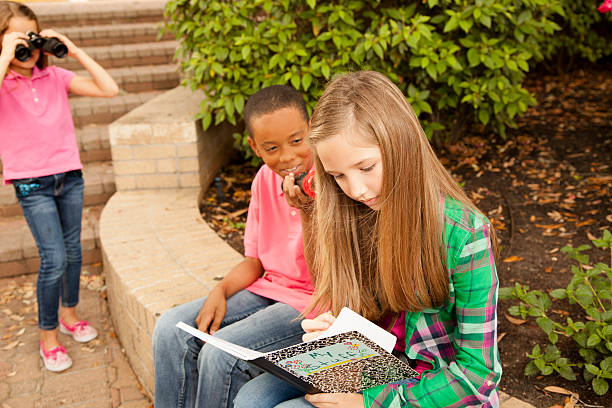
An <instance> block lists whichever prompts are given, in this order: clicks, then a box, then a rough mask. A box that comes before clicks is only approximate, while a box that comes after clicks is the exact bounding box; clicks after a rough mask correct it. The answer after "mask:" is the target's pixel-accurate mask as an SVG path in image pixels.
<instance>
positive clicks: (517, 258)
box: [504, 255, 524, 262]
mask: <svg viewBox="0 0 612 408" xmlns="http://www.w3.org/2000/svg"><path fill="white" fill-rule="evenodd" d="M523 259H524V258H521V257H520V256H516V255H512V256H509V257H507V258H506V259H504V262H518V261H522V260H523Z"/></svg>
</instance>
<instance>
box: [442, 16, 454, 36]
mask: <svg viewBox="0 0 612 408" xmlns="http://www.w3.org/2000/svg"><path fill="white" fill-rule="evenodd" d="M455 28H457V17H456V16H455V15H452V16H451V18H450V19H449V20H448V21H447V22H446V24H445V25H444V30H443V31H444V32H445V33H448V32H449V31H453V30H454V29H455Z"/></svg>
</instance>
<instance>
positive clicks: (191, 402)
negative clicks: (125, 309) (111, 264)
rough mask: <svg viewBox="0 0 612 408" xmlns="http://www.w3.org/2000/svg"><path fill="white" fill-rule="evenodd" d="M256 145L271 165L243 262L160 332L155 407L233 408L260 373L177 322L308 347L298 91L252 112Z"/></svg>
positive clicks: (255, 187)
mask: <svg viewBox="0 0 612 408" xmlns="http://www.w3.org/2000/svg"><path fill="white" fill-rule="evenodd" d="M244 121H245V124H246V126H247V130H248V131H249V134H250V137H249V144H250V146H251V148H252V149H253V151H254V152H255V154H256V155H257V156H259V157H261V158H262V159H263V161H264V163H265V164H264V165H263V166H262V167H261V169H260V170H259V171H258V173H257V175H256V176H255V179H254V180H253V183H252V186H251V192H252V195H251V202H250V204H249V212H248V216H247V223H246V228H245V237H244V246H245V257H244V259H243V260H242V261H241V262H240V263H239V264H238V265H236V266H235V267H234V268H232V269H231V270H230V271H229V272H228V274H227V275H226V276H225V278H224V279H223V280H222V281H221V282H219V284H218V285H217V286H216V287H215V288H213V289H212V290H211V292H210V293H209V295H208V296H207V297H206V298H203V299H199V300H195V301H193V302H190V303H187V304H185V305H182V306H178V307H176V308H173V309H171V310H169V311H167V312H166V313H164V314H163V315H162V316H161V317H160V318H159V320H158V321H157V323H156V325H155V330H154V333H153V355H154V361H155V407H156V408H167V407H219V408H225V407H232V406H233V400H234V397H235V396H236V394H237V392H238V390H239V389H240V387H241V386H242V385H244V384H245V383H246V382H247V381H249V380H250V379H251V378H253V377H255V376H256V375H258V374H260V373H261V371H260V370H258V369H257V368H255V367H252V366H250V365H248V364H247V363H245V362H244V361H241V360H238V359H236V358H234V357H232V356H231V355H229V354H227V353H225V352H223V351H221V350H219V349H216V348H215V347H212V346H208V345H205V344H204V345H203V344H202V342H201V341H200V340H198V339H197V338H195V337H193V336H191V335H190V334H188V333H186V332H184V331H182V330H180V329H178V328H176V327H175V325H176V323H177V322H178V321H184V322H186V323H188V324H192V325H193V326H195V327H197V328H198V329H200V330H202V331H204V332H207V333H210V334H213V335H215V336H218V337H220V338H222V339H225V340H228V341H231V342H232V343H234V344H238V345H240V346H243V347H248V348H250V349H253V350H258V351H261V352H267V351H272V350H275V349H278V348H283V347H288V346H290V345H293V344H297V343H300V342H301V338H302V335H303V334H304V331H303V330H302V328H301V325H300V322H301V320H302V319H301V314H300V313H301V312H302V311H303V310H304V309H305V307H306V305H307V304H308V303H309V301H310V296H311V295H312V291H313V285H312V282H311V279H310V274H309V272H308V269H307V266H306V261H305V258H304V246H303V240H302V224H301V214H300V210H299V209H297V208H293V207H291V206H290V205H289V204H288V203H287V201H286V198H285V196H284V193H283V189H282V186H281V184H282V182H283V179H284V178H285V177H286V176H288V175H290V174H298V173H302V172H305V171H308V170H309V169H310V168H311V166H312V159H311V155H310V149H309V147H308V146H307V144H306V142H305V140H304V138H305V137H306V134H307V131H308V112H307V110H306V105H305V104H304V100H303V98H302V96H301V95H300V94H299V93H298V92H297V91H296V90H295V89H293V88H292V87H290V86H285V85H274V86H271V87H267V88H264V89H262V90H260V91H259V92H257V93H255V94H254V95H253V96H251V98H249V100H248V102H247V104H246V105H245V108H244Z"/></svg>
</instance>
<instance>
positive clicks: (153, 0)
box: [28, 0, 166, 28]
mask: <svg viewBox="0 0 612 408" xmlns="http://www.w3.org/2000/svg"><path fill="white" fill-rule="evenodd" d="M165 2H166V1H165V0H131V1H95V2H79V3H72V2H65V3H64V2H53V3H31V4H28V6H29V7H30V8H31V9H32V10H33V11H34V13H35V14H36V15H37V16H38V18H39V21H40V24H41V27H42V28H47V27H68V26H92V25H100V24H108V25H112V24H123V23H139V22H150V21H161V20H163V18H164V16H163V8H164V4H165Z"/></svg>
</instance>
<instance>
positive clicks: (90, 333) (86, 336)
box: [59, 319, 98, 343]
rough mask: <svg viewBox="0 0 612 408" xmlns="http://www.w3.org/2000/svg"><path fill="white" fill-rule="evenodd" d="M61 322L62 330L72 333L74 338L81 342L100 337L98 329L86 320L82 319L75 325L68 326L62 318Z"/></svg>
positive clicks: (65, 332)
mask: <svg viewBox="0 0 612 408" xmlns="http://www.w3.org/2000/svg"><path fill="white" fill-rule="evenodd" d="M59 323H60V332H62V333H64V334H68V335H71V336H72V338H74V340H76V341H78V342H79V343H87V342H88V341H91V340H93V339H95V338H96V337H98V332H97V331H96V329H94V328H93V327H91V325H90V324H89V323H88V322H86V321H85V320H81V321H80V322H77V323H75V324H74V326H72V327H71V326H68V325H67V324H66V323H64V321H63V320H62V319H59Z"/></svg>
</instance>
